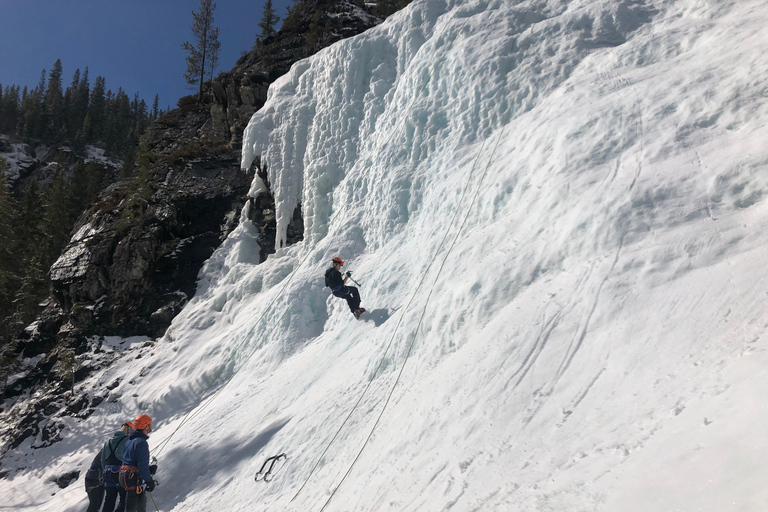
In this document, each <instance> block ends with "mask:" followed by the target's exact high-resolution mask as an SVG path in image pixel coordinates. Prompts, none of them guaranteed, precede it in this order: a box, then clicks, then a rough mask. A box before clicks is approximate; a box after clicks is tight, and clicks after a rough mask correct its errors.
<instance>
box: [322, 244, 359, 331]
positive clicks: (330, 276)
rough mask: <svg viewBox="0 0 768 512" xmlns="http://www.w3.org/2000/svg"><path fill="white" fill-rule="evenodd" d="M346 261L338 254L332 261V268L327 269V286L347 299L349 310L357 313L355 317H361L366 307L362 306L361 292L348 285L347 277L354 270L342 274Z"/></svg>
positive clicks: (336, 294)
mask: <svg viewBox="0 0 768 512" xmlns="http://www.w3.org/2000/svg"><path fill="white" fill-rule="evenodd" d="M343 265H344V262H343V261H342V260H341V258H339V257H338V256H337V257H335V258H333V260H332V261H331V268H329V269H328V270H326V271H325V286H327V287H328V288H330V289H331V292H333V294H334V295H335V296H336V297H339V298H341V299H345V300H346V301H347V304H348V305H349V310H350V311H352V314H353V315H355V318H360V315H362V314H363V313H365V308H361V307H360V293H359V292H358V291H357V288H355V287H354V286H347V284H346V283H347V279H349V278H350V276H351V275H352V272H346V273H345V274H344V275H343V276H342V274H341V267H342V266H343Z"/></svg>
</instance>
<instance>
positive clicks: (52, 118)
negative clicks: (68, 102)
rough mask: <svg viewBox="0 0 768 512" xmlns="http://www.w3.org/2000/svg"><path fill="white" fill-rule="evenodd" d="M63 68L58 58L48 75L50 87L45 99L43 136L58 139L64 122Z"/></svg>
mask: <svg viewBox="0 0 768 512" xmlns="http://www.w3.org/2000/svg"><path fill="white" fill-rule="evenodd" d="M62 73H63V69H62V67H61V60H57V61H56V62H55V63H54V65H53V68H51V72H50V73H49V75H48V88H47V90H46V92H45V99H44V100H43V112H44V118H45V126H44V131H43V137H45V138H46V139H48V140H53V141H56V140H58V138H59V137H60V135H61V128H62V126H63V124H64V95H63V93H62V89H61V76H62Z"/></svg>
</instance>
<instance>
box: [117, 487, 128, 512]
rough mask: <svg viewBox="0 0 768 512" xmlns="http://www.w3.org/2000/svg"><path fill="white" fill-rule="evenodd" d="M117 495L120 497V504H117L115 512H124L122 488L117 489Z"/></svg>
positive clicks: (123, 490)
mask: <svg viewBox="0 0 768 512" xmlns="http://www.w3.org/2000/svg"><path fill="white" fill-rule="evenodd" d="M117 495H118V496H120V502H119V503H118V504H117V508H116V509H115V512H125V495H126V492H125V489H123V488H122V487H118V488H117Z"/></svg>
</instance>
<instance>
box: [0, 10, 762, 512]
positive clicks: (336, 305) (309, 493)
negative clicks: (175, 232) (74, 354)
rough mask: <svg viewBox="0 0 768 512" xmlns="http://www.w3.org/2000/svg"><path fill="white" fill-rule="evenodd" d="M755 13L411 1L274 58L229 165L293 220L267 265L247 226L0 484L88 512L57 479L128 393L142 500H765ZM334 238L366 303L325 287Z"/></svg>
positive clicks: (320, 506) (33, 506)
mask: <svg viewBox="0 0 768 512" xmlns="http://www.w3.org/2000/svg"><path fill="white" fill-rule="evenodd" d="M765 26H768V5H766V3H765V2H764V1H755V0H752V1H750V0H743V1H741V2H722V1H719V2H715V1H703V0H681V1H677V2H672V1H664V0H655V1H653V0H648V1H644V2H643V1H635V0H620V1H610V2H609V1H600V0H575V1H569V2H568V1H564V0H563V1H558V0H550V1H535V0H532V1H522V2H503V1H498V0H470V1H466V2H445V1H442V0H425V1H422V0H416V1H415V2H414V3H413V4H411V5H410V6H409V7H408V8H406V9H405V10H404V11H402V12H400V13H398V14H397V15H395V16H393V17H392V18H390V19H389V20H388V21H387V22H386V23H384V24H383V25H381V26H379V27H377V28H375V29H373V30H371V31H369V32H367V33H365V34H362V35H361V36H358V37H356V38H353V39H350V40H346V41H342V42H340V43H339V44H337V45H334V46H332V47H330V48H328V49H326V50H324V51H322V52H321V53H319V54H318V55H316V56H314V57H312V58H311V59H307V60H305V61H302V62H300V63H298V64H296V65H295V66H294V67H293V69H292V70H291V72H290V73H289V74H288V75H286V76H285V77H283V78H281V79H280V80H278V82H277V83H275V84H274V85H273V86H272V88H271V89H270V95H269V100H268V102H267V104H266V105H265V107H264V108H263V109H262V110H261V111H259V112H257V113H256V114H255V115H254V117H253V119H252V120H251V123H250V125H249V126H248V128H247V130H246V133H245V136H244V140H245V144H244V150H243V167H244V168H248V167H249V166H250V164H251V162H252V160H253V158H254V157H255V156H256V155H261V156H262V159H263V160H264V161H265V162H266V163H267V165H268V169H269V180H270V183H271V185H272V189H273V191H274V193H275V197H276V200H277V219H278V246H279V245H280V243H279V242H280V241H281V240H282V239H283V237H284V232H285V227H286V225H287V222H288V220H289V219H290V215H291V214H292V212H293V210H294V208H295V206H296V205H297V204H298V203H299V202H300V203H301V205H302V209H303V214H304V221H305V239H304V241H303V242H302V243H299V244H297V245H295V246H292V247H287V248H282V249H280V250H279V251H278V253H277V254H275V255H274V256H271V257H270V258H269V259H268V260H267V261H266V262H264V263H263V264H261V265H257V264H256V263H257V262H258V241H257V233H256V230H255V229H254V228H253V226H251V225H250V224H249V222H247V221H245V220H244V221H242V222H241V225H240V226H239V228H238V229H236V230H235V231H234V232H233V233H232V235H231V236H230V237H229V238H228V240H227V241H226V242H225V243H224V245H223V246H222V247H221V248H220V249H219V250H218V251H217V252H216V253H215V254H214V256H213V257H212V258H211V260H210V261H209V262H208V263H207V265H206V266H205V268H204V269H203V271H202V272H201V276H200V278H201V280H200V285H199V287H198V293H197V295H196V296H195V297H194V298H193V299H192V300H191V301H190V303H189V305H188V306H187V307H186V308H185V310H184V311H183V312H182V313H181V314H180V315H179V317H177V318H176V320H175V321H174V324H173V325H172V326H171V328H170V330H169V332H168V333H167V334H166V336H165V337H164V338H162V339H160V340H158V341H156V342H151V341H150V342H145V343H142V342H141V341H140V340H138V341H137V340H129V341H127V342H126V343H124V344H123V345H122V347H125V346H126V345H130V348H120V346H119V345H118V346H117V347H116V349H115V350H116V351H117V352H118V353H120V354H121V355H120V357H119V359H118V360H119V362H118V363H115V364H113V365H112V366H111V367H110V368H109V369H107V370H106V371H104V372H103V373H102V374H100V375H97V376H95V377H94V378H93V379H94V380H96V379H98V380H100V381H101V382H103V383H108V382H112V381H114V380H115V379H120V384H119V386H117V387H116V388H115V389H114V390H113V391H112V394H111V396H110V397H109V398H108V399H107V400H106V401H105V403H104V405H103V406H101V407H100V410H99V411H98V412H97V413H95V414H94V415H93V416H92V417H91V418H89V419H88V420H85V421H80V422H77V421H75V420H71V421H70V424H69V425H68V429H66V430H65V431H64V432H63V434H62V435H63V437H64V440H63V441H62V442H60V443H58V444H56V445H54V446H52V447H50V448H40V449H37V450H33V449H31V448H30V446H29V445H30V443H29V442H27V443H25V444H24V445H22V446H21V447H20V448H19V450H17V451H16V453H15V459H13V461H12V463H13V464H15V465H16V466H15V467H16V468H19V467H23V468H24V469H16V470H14V471H13V473H12V475H11V476H10V477H8V478H7V479H5V480H2V481H0V492H1V493H2V497H3V500H2V501H3V502H4V503H7V504H8V505H6V506H5V507H0V509H2V508H5V509H13V510H79V509H82V508H83V507H84V506H85V505H84V503H85V500H84V492H83V491H82V482H81V480H79V481H77V482H76V483H75V484H72V485H71V486H70V487H68V488H66V489H65V490H63V491H58V490H57V488H56V487H55V486H54V484H52V483H51V482H49V481H48V480H47V479H48V478H50V477H51V476H53V475H57V474H60V473H62V472H64V471H67V470H71V469H72V468H75V467H78V464H80V466H79V467H80V468H81V469H82V468H84V467H85V466H86V465H87V461H89V460H90V459H91V458H92V453H93V452H94V450H96V449H97V447H98V446H99V445H100V444H101V443H102V442H103V440H104V439H106V438H107V437H108V435H109V433H110V432H111V430H112V429H113V428H116V427H117V426H118V425H119V424H120V423H121V422H122V421H124V420H125V419H126V418H132V417H134V416H136V415H137V414H139V413H141V412H146V413H149V414H150V415H151V416H152V417H153V418H155V421H156V429H155V431H154V432H153V434H152V437H151V439H150V446H151V447H152V448H153V454H154V455H156V456H157V457H158V459H159V461H160V471H159V473H158V479H159V481H160V485H159V487H158V488H157V489H156V491H155V492H154V493H153V498H154V500H155V504H153V503H152V502H150V508H149V509H150V510H154V509H155V508H154V507H155V505H156V506H157V508H158V509H159V510H164V511H170V510H173V511H187V510H188V511H208V510H291V511H307V510H315V511H319V510H329V511H351V510H355V511H379V510H397V511H438V510H457V511H475V510H476V511H480V510H482V511H489V510H498V511H528V510H536V511H592V510H598V511H635V510H636V511H678V510H681V511H682V510H684V511H698V510H704V511H758V510H766V508H768V491H766V489H765V486H764V482H765V480H766V478H767V477H768V467H767V466H766V463H765V461H766V460H768V457H767V456H768V443H766V441H767V440H768V435H767V434H766V429H765V427H764V425H765V424H766V420H768V409H767V408H766V406H765V405H763V400H761V399H762V398H763V397H764V396H765V394H766V392H767V391H768V380H766V377H768V375H767V372H766V370H767V369H768V351H766V348H767V346H768V338H767V337H766V335H765V331H766V326H767V325H768V310H767V309H766V298H767V295H768V280H766V275H767V274H768V268H766V265H765V256H766V249H765V247H766V242H767V240H766V239H767V238H768V202H767V201H766V194H768V145H766V135H765V134H766V121H768V88H766V78H768V57H766V55H768V32H766V31H765V30H764V27H765ZM262 187H263V184H262V183H261V182H260V180H259V179H258V178H256V180H255V181H254V185H253V189H252V192H253V193H257V192H258V191H259V190H261V189H262ZM245 218H246V217H245V216H243V219H245ZM336 255H338V256H341V257H342V258H343V259H345V261H347V266H348V267H349V268H350V269H351V270H352V271H353V277H355V278H356V279H358V280H359V281H361V283H362V286H361V293H362V296H363V306H364V307H366V308H368V313H367V314H366V317H364V318H366V321H360V322H358V321H356V320H354V318H353V317H352V315H350V314H349V311H348V310H346V309H345V304H344V303H343V301H340V300H338V299H333V298H331V297H329V294H328V291H327V289H324V288H323V278H322V275H323V272H324V270H325V268H326V267H327V266H328V263H329V260H330V258H331V257H332V256H336ZM92 383H93V381H91V384H92ZM283 452H284V453H286V454H287V457H288V458H287V459H286V460H285V461H281V462H279V463H278V464H276V473H275V474H274V475H273V479H272V481H271V482H268V483H265V482H255V481H254V474H255V473H256V472H257V471H258V469H259V468H260V467H261V465H262V463H263V462H264V460H265V459H266V458H267V457H269V456H272V455H277V454H280V453H283ZM54 492H55V496H51V494H52V493H54Z"/></svg>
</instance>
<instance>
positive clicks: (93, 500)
mask: <svg viewBox="0 0 768 512" xmlns="http://www.w3.org/2000/svg"><path fill="white" fill-rule="evenodd" d="M102 501H104V486H103V485H100V486H98V487H94V488H92V489H90V490H89V491H88V510H87V512H99V509H100V508H101V502H102Z"/></svg>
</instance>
